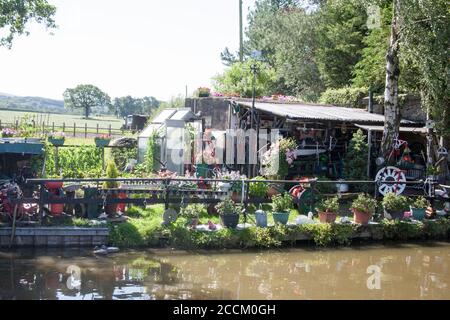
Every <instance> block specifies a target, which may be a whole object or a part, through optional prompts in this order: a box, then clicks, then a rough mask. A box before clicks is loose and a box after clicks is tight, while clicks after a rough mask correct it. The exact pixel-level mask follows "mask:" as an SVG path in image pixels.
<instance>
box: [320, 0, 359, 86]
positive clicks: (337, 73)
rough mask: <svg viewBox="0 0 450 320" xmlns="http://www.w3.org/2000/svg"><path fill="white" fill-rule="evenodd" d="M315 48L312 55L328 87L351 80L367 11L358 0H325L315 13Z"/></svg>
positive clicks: (343, 84)
mask: <svg viewBox="0 0 450 320" xmlns="http://www.w3.org/2000/svg"><path fill="white" fill-rule="evenodd" d="M317 15H318V19H317V28H316V30H315V32H316V33H317V38H318V42H319V45H318V48H317V51H316V54H315V59H316V61H317V65H318V67H319V70H320V74H321V76H322V78H323V79H324V82H325V85H326V86H327V88H341V87H346V86H348V85H350V84H351V81H352V71H353V68H354V65H355V64H356V63H357V62H358V61H359V60H360V59H361V51H362V49H363V47H364V43H363V39H364V36H365V34H366V32H367V26H366V25H367V24H366V22H367V13H366V8H365V7H364V5H363V4H362V3H361V2H359V1H326V2H324V4H323V5H322V6H321V7H320V10H319V11H318V13H317Z"/></svg>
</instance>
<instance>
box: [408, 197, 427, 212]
mask: <svg viewBox="0 0 450 320" xmlns="http://www.w3.org/2000/svg"><path fill="white" fill-rule="evenodd" d="M411 206H412V207H413V208H417V209H425V208H427V207H428V200H427V199H425V198H424V197H422V196H420V197H417V198H416V199H415V200H414V202H413V203H412V204H411Z"/></svg>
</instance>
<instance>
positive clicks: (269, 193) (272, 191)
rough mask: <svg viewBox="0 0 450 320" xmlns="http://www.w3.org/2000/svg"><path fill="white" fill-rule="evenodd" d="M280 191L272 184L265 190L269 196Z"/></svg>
mask: <svg viewBox="0 0 450 320" xmlns="http://www.w3.org/2000/svg"><path fill="white" fill-rule="evenodd" d="M279 193H280V192H279V191H278V190H277V189H276V188H275V187H273V186H271V187H269V190H268V191H267V196H268V197H269V199H270V198H272V197H273V196H276V195H277V194H279Z"/></svg>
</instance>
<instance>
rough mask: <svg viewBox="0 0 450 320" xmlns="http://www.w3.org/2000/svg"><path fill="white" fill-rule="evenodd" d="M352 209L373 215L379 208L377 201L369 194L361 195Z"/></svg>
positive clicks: (354, 202) (353, 203)
mask: <svg viewBox="0 0 450 320" xmlns="http://www.w3.org/2000/svg"><path fill="white" fill-rule="evenodd" d="M351 208H352V209H355V210H358V211H359V212H366V213H370V214H373V213H375V209H376V208H377V200H375V199H374V198H372V197H371V196H369V195H368V194H364V193H360V194H359V195H358V197H357V198H356V199H355V200H353V202H352V206H351Z"/></svg>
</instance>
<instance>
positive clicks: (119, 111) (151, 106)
mask: <svg viewBox="0 0 450 320" xmlns="http://www.w3.org/2000/svg"><path fill="white" fill-rule="evenodd" d="M159 105H160V102H159V101H158V100H157V99H156V98H154V97H144V98H133V97H131V96H126V97H121V98H115V99H114V104H113V109H114V111H115V113H116V115H117V116H120V117H125V116H127V115H129V114H140V113H141V114H152V112H153V111H154V110H156V109H157V108H158V107H159Z"/></svg>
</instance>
